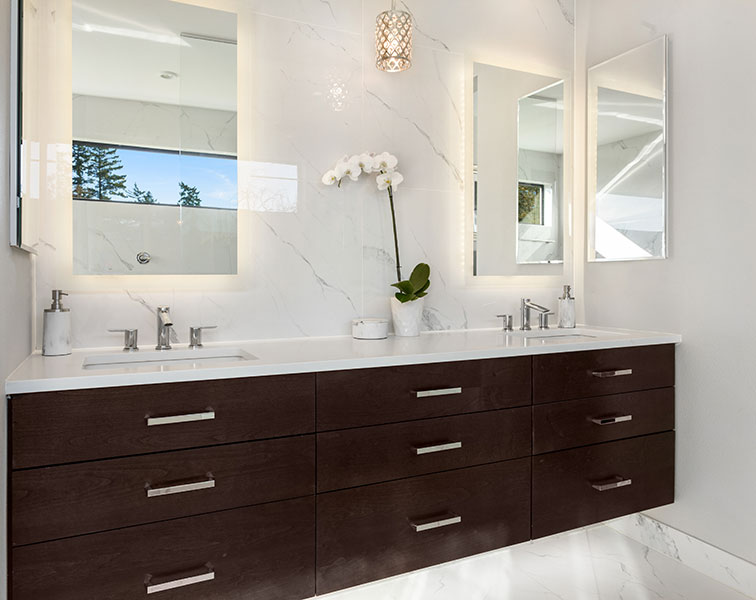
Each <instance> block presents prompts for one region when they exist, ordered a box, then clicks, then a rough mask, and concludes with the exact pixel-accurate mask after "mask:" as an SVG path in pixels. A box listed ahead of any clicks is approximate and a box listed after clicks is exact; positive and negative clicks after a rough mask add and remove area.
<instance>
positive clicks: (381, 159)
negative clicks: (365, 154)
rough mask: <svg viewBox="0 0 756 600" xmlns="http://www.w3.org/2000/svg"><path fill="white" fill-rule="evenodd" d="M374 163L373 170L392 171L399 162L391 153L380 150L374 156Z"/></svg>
mask: <svg viewBox="0 0 756 600" xmlns="http://www.w3.org/2000/svg"><path fill="white" fill-rule="evenodd" d="M374 160H375V163H374V165H373V169H374V170H375V171H380V172H383V171H393V170H394V169H396V165H397V164H399V160H398V159H397V158H396V156H394V155H393V154H389V153H388V152H382V153H381V154H379V155H378V156H376V157H375V158H374Z"/></svg>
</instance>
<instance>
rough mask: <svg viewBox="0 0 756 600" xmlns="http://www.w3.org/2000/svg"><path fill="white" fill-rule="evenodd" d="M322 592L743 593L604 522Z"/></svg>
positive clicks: (354, 598)
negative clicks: (396, 575) (339, 589)
mask: <svg viewBox="0 0 756 600" xmlns="http://www.w3.org/2000/svg"><path fill="white" fill-rule="evenodd" d="M319 598H325V599H327V600H680V599H683V600H745V599H746V598H747V597H746V596H744V595H742V594H740V593H738V592H736V591H735V590H732V589H730V588H728V587H726V586H724V585H722V584H720V583H718V582H716V581H714V580H713V579H710V578H709V577H707V576H705V575H703V574H701V573H698V572H697V571H694V570H692V569H690V568H688V567H686V566H685V565H683V564H682V563H680V562H678V561H676V560H674V559H672V558H669V557H667V556H665V555H663V554H660V553H658V552H656V551H654V550H651V549H649V548H648V547H647V546H644V545H642V544H639V543H638V542H636V541H634V540H631V539H630V538H627V537H625V536H623V535H622V534H620V533H618V532H616V531H614V530H613V529H610V528H609V527H606V526H603V525H601V526H597V527H592V528H588V529H583V530H578V531H575V532H571V533H567V534H561V535H557V536H552V537H550V538H545V539H542V540H537V541H535V542H528V543H525V544H520V545H518V546H514V547H512V548H509V549H504V550H497V551H495V552H490V553H488V554H483V555H480V556H476V557H472V558H467V559H463V560H458V561H455V562H453V563H448V564H445V565H441V566H437V567H432V568H430V569H424V570H422V571H417V572H415V573H410V574H408V575H402V576H398V577H393V578H390V579H386V580H383V581H379V582H376V583H372V584H367V585H363V586H359V587H357V588H352V589H349V590H344V591H341V592H335V593H333V594H328V595H325V596H320V597H319Z"/></svg>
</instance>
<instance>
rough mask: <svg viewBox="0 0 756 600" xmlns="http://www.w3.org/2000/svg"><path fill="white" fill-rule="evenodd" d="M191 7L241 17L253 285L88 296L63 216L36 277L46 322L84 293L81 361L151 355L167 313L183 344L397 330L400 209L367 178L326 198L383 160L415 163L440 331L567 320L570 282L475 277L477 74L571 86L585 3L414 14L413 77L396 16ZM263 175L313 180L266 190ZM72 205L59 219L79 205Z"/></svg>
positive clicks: (49, 224)
mask: <svg viewBox="0 0 756 600" xmlns="http://www.w3.org/2000/svg"><path fill="white" fill-rule="evenodd" d="M187 1H188V2H190V3H192V4H206V5H207V4H208V3H209V5H211V6H215V7H218V8H226V7H227V8H229V9H232V10H237V11H238V12H239V22H240V45H239V51H240V57H241V58H240V67H241V69H242V70H244V69H246V70H247V71H246V72H248V73H249V75H250V81H251V82H253V85H250V86H249V87H248V89H247V91H246V92H243V93H242V94H241V98H240V106H239V128H240V129H239V156H240V161H241V162H242V170H241V173H245V174H246V175H245V177H246V181H247V185H246V189H245V188H244V187H242V189H241V190H240V205H241V210H240V214H239V236H240V250H239V252H240V253H239V275H237V276H236V277H233V278H229V277H213V276H205V277H200V278H196V277H195V278H186V277H184V278H182V277H167V278H166V277H161V278H160V280H157V281H156V280H155V279H149V278H145V277H136V278H130V277H104V278H74V277H71V275H70V260H69V259H66V257H65V254H66V252H69V250H70V239H69V240H68V241H66V239H65V236H66V235H67V231H66V226H67V225H66V222H65V220H62V221H61V220H60V219H57V220H56V219H55V218H53V217H52V216H50V217H49V218H48V219H47V220H46V222H45V223H43V226H42V232H41V243H40V244H39V248H38V249H39V256H38V258H37V261H36V265H37V270H36V289H37V301H36V311H37V315H38V317H39V319H41V314H42V309H43V308H44V307H45V306H46V305H47V304H48V298H49V290H50V289H51V288H56V287H64V288H68V289H69V290H70V291H71V292H72V293H71V295H70V297H69V298H68V301H69V305H70V306H71V308H72V317H73V341H74V346H75V347H99V346H113V345H116V344H117V343H118V342H119V340H118V339H117V338H116V337H114V336H113V335H111V334H108V333H107V332H106V330H107V329H108V328H121V327H138V328H140V329H142V330H143V333H142V339H144V340H145V342H147V341H149V340H151V334H152V329H153V328H154V315H153V310H154V307H155V306H156V305H158V304H167V305H170V306H171V307H172V312H173V318H174V322H175V323H176V324H177V335H178V339H179V340H180V341H186V331H187V330H188V327H189V326H190V325H200V324H205V325H218V326H219V328H218V329H217V330H214V331H212V332H208V341H220V340H235V339H236V340H238V339H255V338H283V337H297V336H324V335H339V334H347V333H348V332H349V323H350V320H351V319H352V318H354V317H357V316H388V315H389V302H388V298H389V295H390V290H391V288H389V287H388V284H389V283H391V282H392V281H394V280H395V265H394V259H393V252H392V245H393V242H392V237H391V222H390V214H389V210H388V202H387V198H386V197H385V193H379V192H377V191H376V189H375V184H374V182H372V181H369V180H368V179H367V178H363V179H361V180H360V181H359V182H357V183H353V182H347V183H346V184H345V185H344V186H343V187H342V188H341V189H337V188H336V187H325V186H323V185H322V184H321V183H320V178H321V175H322V173H323V172H325V171H326V170H327V169H328V168H330V167H331V165H332V164H333V163H334V162H335V161H336V160H337V159H338V158H340V157H341V156H342V155H344V154H351V153H359V152H363V151H366V150H367V151H375V152H380V151H384V150H385V151H390V152H392V153H394V154H396V155H397V156H398V158H399V161H400V170H401V172H402V173H403V174H404V176H405V182H404V184H402V186H401V187H399V188H398V190H397V213H398V214H397V217H398V221H399V235H400V245H401V255H402V261H403V263H404V267H405V276H406V275H407V274H408V270H409V269H410V268H411V267H412V266H413V265H414V264H416V263H417V262H419V261H426V262H428V263H429V264H430V265H431V267H432V287H431V292H430V295H429V296H428V298H427V304H426V311H425V315H424V323H425V327H426V328H427V329H450V328H465V327H489V326H495V325H496V324H497V319H496V317H495V315H496V314H497V313H501V312H510V313H515V312H516V308H517V306H518V303H519V298H520V296H522V295H528V296H532V297H533V298H534V299H537V301H538V302H540V303H543V304H546V305H547V306H555V304H556V298H557V296H558V295H559V292H560V289H561V288H560V285H559V283H561V281H559V282H556V281H555V280H554V278H546V279H545V280H544V281H546V282H547V283H543V282H541V281H539V279H538V278H524V279H512V278H509V279H506V280H504V279H497V278H484V279H479V280H474V279H473V278H472V277H470V276H469V275H468V273H467V271H468V268H469V267H468V266H467V265H465V194H464V190H465V160H466V156H465V151H466V150H465V148H466V144H467V139H466V125H465V123H466V115H467V111H468V110H469V107H466V106H465V69H466V62H467V61H472V60H476V61H479V62H488V63H491V64H498V65H500V66H504V67H508V68H513V69H525V70H527V69H533V70H538V69H541V70H543V69H554V68H558V69H566V70H570V69H571V66H572V54H571V53H572V36H573V28H574V27H573V26H574V16H573V11H572V3H571V1H570V0H532V1H527V2H526V1H524V0H522V1H517V2H500V1H499V0H480V1H478V2H475V3H468V2H452V1H451V0H444V1H443V2H441V1H438V0H414V1H410V0H407V2H406V3H405V2H401V1H400V2H399V3H398V4H399V5H400V6H402V7H404V8H406V9H408V10H410V11H411V12H412V13H413V14H414V17H415V22H416V31H415V53H414V64H413V67H412V69H410V70H409V71H407V72H404V73H400V74H386V73H382V72H379V71H378V70H377V69H376V68H375V66H374V64H373V63H374V22H375V16H376V15H377V14H378V13H379V12H381V11H382V10H386V9H387V8H388V7H389V2H388V1H383V0H380V1H379V0H364V1H362V2H359V1H357V0H296V1H295V0H286V1H281V0H238V1H237V0H213V1H212V2H210V0H187ZM339 89H340V90H341V92H339V91H338V90H339ZM260 163H266V164H269V165H279V166H281V169H283V170H288V172H295V173H296V179H295V180H293V179H291V178H286V179H285V181H283V182H282V181H275V180H273V181H271V179H270V178H266V177H259V176H258V174H257V173H256V168H257V167H256V165H259V164H260ZM274 179H275V178H274ZM242 185H243V184H242ZM60 189H61V190H63V192H61V193H60V194H57V193H56V192H55V190H53V193H52V194H51V195H50V197H49V198H48V202H51V203H57V202H60V198H64V197H65V193H64V192H65V190H64V188H63V187H61V188H60ZM281 207H284V208H283V209H282V208H281ZM58 208H59V207H58ZM48 214H49V215H53V214H55V211H54V210H52V211H51V212H48ZM69 237H70V236H69ZM568 277H569V276H568V275H567V274H565V281H568ZM36 338H37V343H38V344H39V342H40V339H41V327H40V326H39V320H38V331H37V334H36Z"/></svg>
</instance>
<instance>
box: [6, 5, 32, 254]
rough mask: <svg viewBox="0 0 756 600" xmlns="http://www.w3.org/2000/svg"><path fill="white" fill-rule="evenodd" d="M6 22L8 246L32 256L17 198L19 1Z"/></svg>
mask: <svg viewBox="0 0 756 600" xmlns="http://www.w3.org/2000/svg"><path fill="white" fill-rule="evenodd" d="M10 13H11V22H10V65H9V66H10V69H9V71H10V81H9V83H10V85H9V108H10V119H9V120H10V122H9V128H8V146H9V147H8V157H9V171H8V175H9V178H8V209H9V211H10V219H9V223H10V245H11V246H12V247H14V248H19V249H20V250H25V251H27V252H29V253H32V254H36V251H35V250H34V249H33V248H32V247H31V246H29V245H27V244H25V243H24V239H23V237H22V228H21V223H22V218H23V214H22V211H21V209H22V196H21V123H22V112H21V68H22V67H21V65H22V54H21V49H22V44H23V11H22V8H21V0H11V10H10Z"/></svg>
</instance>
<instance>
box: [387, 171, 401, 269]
mask: <svg viewBox="0 0 756 600" xmlns="http://www.w3.org/2000/svg"><path fill="white" fill-rule="evenodd" d="M388 195H389V204H390V205H391V224H392V225H393V226H394V252H396V276H397V282H399V281H402V265H401V263H400V262H399V238H398V237H397V236H396V212H395V211H394V190H393V189H391V186H388Z"/></svg>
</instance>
